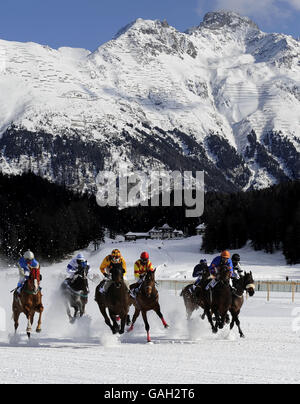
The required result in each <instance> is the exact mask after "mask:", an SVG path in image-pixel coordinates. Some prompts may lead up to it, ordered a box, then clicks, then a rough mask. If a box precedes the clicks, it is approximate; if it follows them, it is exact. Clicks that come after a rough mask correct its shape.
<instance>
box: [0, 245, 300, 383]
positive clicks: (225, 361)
mask: <svg viewBox="0 0 300 404" xmlns="http://www.w3.org/2000/svg"><path fill="white" fill-rule="evenodd" d="M200 243H201V238H200V237H191V238H188V239H185V240H182V241H179V240H174V241H165V242H163V243H162V242H161V241H138V242H136V243H133V242H131V243H125V242H122V243H116V242H114V243H112V242H107V243H106V244H105V245H103V246H102V247H101V249H100V250H99V251H98V252H93V251H92V250H87V251H86V252H85V253H86V256H87V258H88V260H89V262H90V263H91V268H92V269H91V275H93V274H98V271H99V270H98V267H99V264H100V261H101V260H102V259H103V258H104V256H105V255H106V254H107V253H109V252H110V251H111V249H112V248H113V247H115V248H116V247H117V248H120V249H121V251H122V253H123V254H124V257H125V258H126V260H127V263H128V269H129V278H131V279H132V278H133V262H134V260H135V259H136V258H137V257H138V256H139V253H140V252H141V251H142V250H147V251H149V253H150V255H151V258H152V260H153V263H154V265H156V266H159V267H158V272H157V278H158V279H168V278H173V279H185V278H186V279H189V278H190V279H191V271H192V268H193V266H194V265H195V264H196V263H197V262H198V261H199V259H200V257H202V256H203V255H202V254H200V251H199V247H200ZM239 253H240V254H241V256H242V260H243V263H244V267H245V269H247V270H249V269H251V270H253V273H254V276H255V278H256V279H281V278H282V279H284V278H285V276H286V275H289V276H290V277H292V278H293V279H299V278H300V266H299V265H298V266H294V267H287V266H286V265H285V263H284V258H283V257H282V255H281V254H279V253H278V254H275V255H274V256H272V255H267V254H264V253H261V252H259V253H257V252H253V251H252V250H251V249H250V247H246V248H244V249H243V250H240V251H239ZM204 256H205V255H204ZM206 258H208V259H209V260H210V259H211V258H213V256H206ZM67 261H68V260H66V261H64V262H61V263H58V264H55V265H51V266H45V265H44V266H43V269H42V274H43V282H42V286H43V295H44V297H43V303H44V305H45V312H44V318H43V332H42V334H40V335H33V336H32V339H31V341H30V343H28V341H27V337H26V336H25V328H26V322H25V318H24V317H22V319H21V321H20V327H19V334H18V337H17V338H15V337H14V334H13V322H12V320H11V318H10V317H11V299H12V296H11V295H10V293H9V291H10V290H11V289H13V288H14V287H15V285H16V282H17V271H16V269H12V268H11V269H5V268H3V269H2V270H0V306H1V307H2V310H1V309H0V358H1V361H0V382H1V383H16V382H17V383H32V382H33V381H34V382H35V383H76V384H78V383H103V384H107V383H118V384H120V383H121V384H131V383H142V384H153V383H174V384H175V383H211V382H220V383H232V382H235V383H299V382H300V359H299V358H300V344H299V338H300V295H299V294H296V300H295V303H292V302H291V298H290V295H289V294H285V293H281V294H279V293H278V294H277V293H272V295H271V301H270V302H267V301H266V294H265V293H264V292H259V293H256V294H255V296H254V297H252V298H249V299H248V300H247V301H246V303H245V305H244V307H243V311H242V314H241V316H240V318H241V327H242V330H243V332H244V334H245V335H246V339H240V338H239V335H238V332H237V329H234V330H233V331H231V332H229V329H228V328H226V329H224V330H223V331H222V332H220V333H218V334H217V335H212V333H211V331H210V328H209V327H208V324H207V322H206V321H202V320H201V319H200V317H199V314H200V312H195V313H194V316H193V320H192V321H191V322H190V323H188V322H187V321H186V317H185V309H184V304H183V301H182V298H181V297H179V296H176V295H175V293H174V291H168V290H162V291H161V293H160V300H161V306H162V312H163V314H164V316H165V318H166V320H167V322H168V323H169V325H170V328H169V329H168V330H165V329H164V328H163V326H162V324H161V322H160V320H159V319H158V318H157V317H156V315H155V314H154V313H150V314H149V323H150V327H151V330H150V332H151V336H152V341H153V343H152V344H147V343H146V334H145V331H144V325H143V321H142V319H141V318H140V319H138V321H137V324H136V327H135V330H134V332H133V333H126V334H125V335H123V336H113V335H111V332H110V330H109V329H108V327H107V326H106V325H105V324H104V321H103V318H102V316H101V315H100V312H99V310H98V307H97V305H96V303H95V302H94V300H93V294H94V288H95V287H96V284H97V282H98V280H97V279H96V280H95V282H96V283H93V282H90V289H91V295H90V299H89V303H88V305H87V316H86V317H85V318H82V319H81V320H80V321H78V322H77V323H76V324H74V325H71V324H69V323H68V321H67V317H66V314H65V311H64V308H63V307H62V305H61V302H60V301H59V299H58V296H57V289H58V287H59V284H60V282H61V280H62V279H63V274H64V270H65V266H66V263H67ZM1 266H2V267H3V266H4V264H2V265H1ZM4 313H5V314H6V321H4Z"/></svg>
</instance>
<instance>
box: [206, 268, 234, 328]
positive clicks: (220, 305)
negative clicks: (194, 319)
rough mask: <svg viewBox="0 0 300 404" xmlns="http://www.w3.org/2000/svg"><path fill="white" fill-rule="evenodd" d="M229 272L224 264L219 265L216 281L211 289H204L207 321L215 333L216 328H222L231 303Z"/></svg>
mask: <svg viewBox="0 0 300 404" xmlns="http://www.w3.org/2000/svg"><path fill="white" fill-rule="evenodd" d="M230 276H231V273H230V269H229V268H228V267H227V266H226V265H222V266H221V267H220V270H219V273H218V283H217V285H215V287H214V288H213V289H212V290H211V289H210V290H205V292H204V294H203V295H204V301H205V308H204V313H205V314H206V316H207V318H208V321H209V323H210V325H211V327H212V331H213V333H217V332H218V329H222V328H223V327H224V325H225V322H226V321H227V319H228V314H227V313H228V311H229V309H230V307H231V305H232V291H231V287H230V285H229V279H230ZM212 314H213V315H214V316H215V319H216V322H215V324H214V323H213V318H212Z"/></svg>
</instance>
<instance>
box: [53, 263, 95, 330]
mask: <svg viewBox="0 0 300 404" xmlns="http://www.w3.org/2000/svg"><path fill="white" fill-rule="evenodd" d="M88 271H89V267H87V266H82V265H80V266H79V267H78V270H77V271H76V272H75V274H74V277H73V279H70V280H68V279H67V280H65V281H64V282H63V284H62V285H61V287H60V290H61V293H62V296H63V299H64V303H65V306H66V309H67V315H68V317H69V320H70V323H71V324H73V323H74V322H75V321H76V319H77V318H78V313H79V316H80V317H82V316H83V315H84V313H85V306H86V304H87V302H88V295H89V285H88V277H87V275H88ZM71 308H73V309H74V315H73V317H72V314H71Z"/></svg>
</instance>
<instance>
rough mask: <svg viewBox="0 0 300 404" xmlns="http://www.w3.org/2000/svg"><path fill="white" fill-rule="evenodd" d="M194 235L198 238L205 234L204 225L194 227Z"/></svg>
mask: <svg viewBox="0 0 300 404" xmlns="http://www.w3.org/2000/svg"><path fill="white" fill-rule="evenodd" d="M196 233H197V235H198V236H201V235H202V234H204V233H205V224H204V223H201V224H199V225H198V226H197V227H196Z"/></svg>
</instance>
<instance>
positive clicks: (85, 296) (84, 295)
mask: <svg viewBox="0 0 300 404" xmlns="http://www.w3.org/2000/svg"><path fill="white" fill-rule="evenodd" d="M67 291H68V292H69V293H71V294H72V295H76V296H80V297H84V298H86V299H87V298H88V294H89V292H88V293H87V294H83V293H81V291H78V292H77V291H76V290H74V289H72V288H71V286H69V285H68V286H67Z"/></svg>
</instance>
